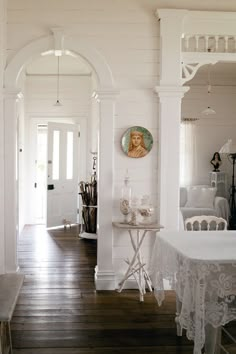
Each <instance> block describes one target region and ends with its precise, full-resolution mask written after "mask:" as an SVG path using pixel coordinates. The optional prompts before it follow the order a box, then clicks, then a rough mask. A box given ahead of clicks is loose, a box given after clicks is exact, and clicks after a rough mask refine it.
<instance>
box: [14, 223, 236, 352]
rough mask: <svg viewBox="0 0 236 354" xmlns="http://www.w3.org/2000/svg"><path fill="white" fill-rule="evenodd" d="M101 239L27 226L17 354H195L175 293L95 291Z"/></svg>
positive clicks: (21, 244)
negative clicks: (159, 296)
mask: <svg viewBox="0 0 236 354" xmlns="http://www.w3.org/2000/svg"><path fill="white" fill-rule="evenodd" d="M96 242H97V241H96V240H85V239H80V238H78V237H77V228H76V227H74V228H72V229H69V228H67V229H66V230H64V229H57V230H53V231H52V230H50V231H47V230H45V228H44V227H43V226H27V227H25V229H24V232H23V233H22V235H21V237H20V242H19V247H18V257H19V264H20V271H21V272H23V273H24V274H25V281H24V285H23V288H22V290H21V293H20V296H19V299H18V302H17V305H16V308H15V311H14V316H13V319H12V323H11V328H12V340H13V348H14V354H56V353H57V354H77V353H78V354H118V353H119V354H121V353H122V354H131V353H132V354H134V353H135V354H147V353H148V354H154V353H155V354H157V353H160V354H164V353H166V354H177V353H178V354H182V353H183V354H191V353H192V343H191V342H190V341H188V340H187V339H186V337H185V336H183V337H182V338H178V337H177V336H176V335H175V333H176V330H175V322H174V313H175V297H174V294H173V292H169V294H168V296H167V298H166V301H165V303H164V305H163V306H162V307H160V308H158V306H157V303H156V300H155V299H154V296H153V294H150V293H148V294H147V295H146V297H145V302H144V303H140V302H139V296H138V292H137V291H136V290H133V291H132V290H124V291H123V292H122V293H120V294H119V293H117V292H116V291H99V292H96V291H95V287H94V267H95V265H96ZM230 353H235V351H231V352H230Z"/></svg>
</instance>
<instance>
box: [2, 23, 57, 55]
mask: <svg viewBox="0 0 236 354" xmlns="http://www.w3.org/2000/svg"><path fill="white" fill-rule="evenodd" d="M49 34H51V32H50V30H49V28H48V27H46V28H45V27H42V26H40V25H39V24H37V25H34V26H32V25H26V24H24V25H23V24H22V25H17V24H8V25H7V49H10V50H13V49H14V50H19V49H21V48H22V47H24V46H25V45H26V44H28V43H29V42H31V41H33V40H35V39H38V38H40V37H42V36H47V35H49Z"/></svg>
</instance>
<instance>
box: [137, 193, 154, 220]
mask: <svg viewBox="0 0 236 354" xmlns="http://www.w3.org/2000/svg"><path fill="white" fill-rule="evenodd" d="M138 211H139V214H140V215H141V216H142V221H141V222H142V224H150V223H152V216H153V213H154V208H153V206H152V203H151V200H150V197H149V195H144V196H143V197H142V199H141V204H140V207H139V209H138Z"/></svg>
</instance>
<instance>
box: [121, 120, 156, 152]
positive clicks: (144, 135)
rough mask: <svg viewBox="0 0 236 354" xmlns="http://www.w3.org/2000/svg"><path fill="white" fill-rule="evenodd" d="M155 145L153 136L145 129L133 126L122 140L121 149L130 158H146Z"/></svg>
mask: <svg viewBox="0 0 236 354" xmlns="http://www.w3.org/2000/svg"><path fill="white" fill-rule="evenodd" d="M152 145H153V137H152V134H151V133H150V132H149V131H148V130H147V129H146V128H144V127H140V126H133V127H130V128H129V129H127V130H126V131H125V132H124V134H123V135H122V138H121V147H122V150H123V151H124V153H125V154H126V155H127V156H128V157H132V158H140V157H144V156H146V155H147V154H148V153H149V152H150V150H151V149H152Z"/></svg>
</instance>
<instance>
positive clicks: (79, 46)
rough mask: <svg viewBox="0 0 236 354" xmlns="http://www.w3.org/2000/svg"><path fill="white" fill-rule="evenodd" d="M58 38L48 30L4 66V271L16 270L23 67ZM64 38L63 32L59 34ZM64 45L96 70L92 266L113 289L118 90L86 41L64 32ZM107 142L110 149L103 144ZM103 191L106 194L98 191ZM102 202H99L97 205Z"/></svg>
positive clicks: (102, 282) (105, 286) (103, 62)
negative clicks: (97, 109) (96, 157)
mask: <svg viewBox="0 0 236 354" xmlns="http://www.w3.org/2000/svg"><path fill="white" fill-rule="evenodd" d="M57 39H58V37H57V36H55V32H54V35H50V36H47V37H44V38H40V39H37V40H36V41H34V42H32V43H30V44H28V45H27V46H25V47H24V48H22V49H21V50H20V51H19V52H17V53H16V55H15V56H14V58H13V59H12V60H11V61H10V63H9V64H8V66H7V68H6V70H5V113H4V123H5V129H4V135H5V146H4V149H5V164H4V171H5V186H4V187H5V188H4V189H5V196H7V197H6V198H5V200H4V205H5V220H6V225H8V226H7V228H6V230H5V245H6V247H5V255H6V258H5V259H6V264H5V271H6V272H15V271H16V270H17V256H16V248H17V231H16V230H17V208H16V204H17V184H16V179H15V176H16V149H15V146H16V141H17V109H16V101H17V99H18V96H19V95H18V94H19V92H20V90H21V87H20V84H19V80H18V79H19V76H20V74H21V72H22V70H23V69H24V68H25V66H26V65H27V64H28V63H29V62H30V61H32V60H33V59H34V58H36V57H38V56H40V55H41V53H43V52H47V51H54V50H55V47H56V44H58V43H57ZM61 40H62V37H61ZM63 50H65V51H68V52H69V53H73V55H75V56H76V55H77V56H82V57H83V58H84V59H85V60H86V61H87V62H88V63H89V64H90V65H91V67H92V68H93V70H94V72H95V73H96V75H97V90H96V95H94V97H96V98H97V99H99V104H100V124H99V171H98V225H99V227H98V254H97V267H96V286H97V289H114V288H115V274H114V271H113V264H112V189H113V149H112V148H111V147H113V121H114V112H115V109H114V103H115V98H116V96H117V93H118V92H117V91H116V90H115V87H114V81H113V77H112V72H111V69H110V67H109V65H108V64H107V63H106V60H105V59H104V58H103V56H102V55H101V54H100V53H99V52H98V51H97V50H96V49H94V48H93V47H92V46H89V45H88V44H87V42H86V43H85V42H84V41H83V40H80V39H78V38H75V37H64V36H63ZM107 146H109V149H107ZM104 190H106V195H104V193H100V191H104ZM101 206H102V207H101Z"/></svg>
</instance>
